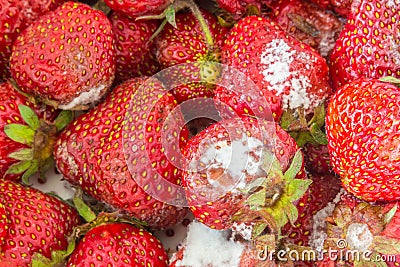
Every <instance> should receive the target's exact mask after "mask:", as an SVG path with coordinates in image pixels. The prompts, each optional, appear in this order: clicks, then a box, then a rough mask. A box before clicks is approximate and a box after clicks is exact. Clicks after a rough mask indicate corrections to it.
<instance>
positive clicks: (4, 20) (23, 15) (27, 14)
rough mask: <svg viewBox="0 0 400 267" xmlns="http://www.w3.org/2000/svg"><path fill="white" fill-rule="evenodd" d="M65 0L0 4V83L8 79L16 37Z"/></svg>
mask: <svg viewBox="0 0 400 267" xmlns="http://www.w3.org/2000/svg"><path fill="white" fill-rule="evenodd" d="M63 2H65V0H45V1H42V0H22V1H19V0H6V1H1V2H0V82H1V81H3V80H5V78H9V77H10V73H9V60H10V56H11V50H12V45H13V43H14V41H15V39H16V38H17V36H18V35H19V34H20V33H21V32H22V31H23V30H24V29H25V28H26V27H28V26H29V25H30V24H32V23H33V22H34V21H35V20H36V19H37V18H39V17H40V16H42V15H43V14H45V13H46V12H48V11H50V10H54V9H56V8H57V7H58V6H59V5H61V4H62V3H63Z"/></svg>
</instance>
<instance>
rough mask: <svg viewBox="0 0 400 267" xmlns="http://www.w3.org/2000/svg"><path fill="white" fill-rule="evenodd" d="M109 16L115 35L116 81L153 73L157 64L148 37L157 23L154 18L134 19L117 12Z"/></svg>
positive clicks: (157, 66)
mask: <svg viewBox="0 0 400 267" xmlns="http://www.w3.org/2000/svg"><path fill="white" fill-rule="evenodd" d="M109 18H110V21H111V24H112V30H113V32H114V35H115V53H116V60H117V61H116V73H115V80H116V82H118V83H119V82H123V81H125V80H128V79H129V78H134V77H137V76H151V75H153V74H155V73H156V72H157V71H158V70H159V65H158V62H157V59H156V56H155V47H154V42H153V41H151V40H150V37H151V36H152V35H153V34H154V32H155V31H156V30H157V27H158V24H159V23H158V22H156V21H154V20H146V21H135V20H133V19H130V18H129V17H127V16H125V15H124V14H122V13H118V12H113V13H111V15H110V16H109Z"/></svg>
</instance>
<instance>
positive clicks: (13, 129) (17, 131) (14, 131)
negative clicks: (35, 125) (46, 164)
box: [4, 123, 35, 145]
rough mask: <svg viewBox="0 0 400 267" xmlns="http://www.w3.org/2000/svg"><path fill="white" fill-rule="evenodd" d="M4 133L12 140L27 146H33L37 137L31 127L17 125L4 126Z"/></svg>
mask: <svg viewBox="0 0 400 267" xmlns="http://www.w3.org/2000/svg"><path fill="white" fill-rule="evenodd" d="M4 132H5V133H6V135H7V136H8V137H9V138H10V139H11V140H13V141H15V142H18V143H22V144H26V145H32V143H33V139H34V136H35V131H34V130H33V129H32V128H31V127H29V126H27V125H22V124H16V123H10V124H7V125H6V126H4Z"/></svg>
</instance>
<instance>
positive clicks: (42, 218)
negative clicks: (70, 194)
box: [0, 180, 79, 266]
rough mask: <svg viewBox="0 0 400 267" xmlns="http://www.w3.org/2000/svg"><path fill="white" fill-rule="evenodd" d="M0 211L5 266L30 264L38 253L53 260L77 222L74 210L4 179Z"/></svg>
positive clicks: (0, 188) (1, 252)
mask: <svg viewBox="0 0 400 267" xmlns="http://www.w3.org/2000/svg"><path fill="white" fill-rule="evenodd" d="M0 210H1V214H2V217H1V222H2V223H1V224H0V225H2V226H3V227H2V228H1V238H0V248H1V250H0V262H11V263H12V264H11V265H9V266H32V265H31V262H32V260H36V259H40V258H41V257H40V256H39V255H38V254H39V253H40V254H41V255H42V256H44V257H46V258H51V257H54V259H56V257H55V256H56V254H57V251H58V252H61V251H63V250H66V249H67V245H68V240H67V236H68V235H70V234H71V233H72V230H73V228H74V227H75V226H77V225H78V223H79V216H78V213H77V212H76V211H75V209H73V208H71V207H70V206H69V205H67V204H66V203H64V202H63V201H61V200H59V199H58V198H55V197H53V196H50V195H47V194H44V193H42V192H40V191H38V190H36V189H33V188H29V187H25V186H22V185H20V184H17V183H15V182H12V181H7V180H2V181H0ZM47 266H49V265H47Z"/></svg>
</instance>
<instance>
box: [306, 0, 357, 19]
mask: <svg viewBox="0 0 400 267" xmlns="http://www.w3.org/2000/svg"><path fill="white" fill-rule="evenodd" d="M310 2H313V3H315V4H317V5H319V6H320V7H322V8H324V9H330V10H333V11H335V12H336V13H337V14H339V15H341V16H343V17H345V18H347V17H348V16H349V15H350V14H351V12H352V7H353V2H354V3H355V5H356V4H357V3H358V2H359V1H354V0H310Z"/></svg>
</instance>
